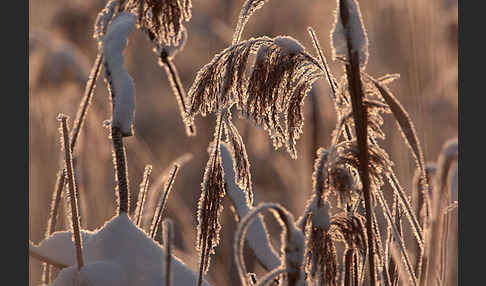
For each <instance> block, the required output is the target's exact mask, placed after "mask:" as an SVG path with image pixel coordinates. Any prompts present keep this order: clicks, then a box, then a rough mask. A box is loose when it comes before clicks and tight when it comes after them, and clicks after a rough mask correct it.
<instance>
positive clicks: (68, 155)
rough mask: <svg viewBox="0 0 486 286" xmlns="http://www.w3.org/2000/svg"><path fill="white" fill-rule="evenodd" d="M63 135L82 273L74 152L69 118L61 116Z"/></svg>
mask: <svg viewBox="0 0 486 286" xmlns="http://www.w3.org/2000/svg"><path fill="white" fill-rule="evenodd" d="M60 120H61V133H62V136H63V143H64V155H65V165H66V166H65V167H66V176H67V179H68V186H69V196H70V201H71V214H72V216H71V223H72V227H73V236H74V243H75V246H76V259H77V263H78V271H81V268H82V267H83V265H84V263H83V252H82V248H81V235H80V231H79V216H78V205H77V202H76V200H77V196H78V195H77V190H76V184H75V182H74V172H73V160H72V152H71V148H70V146H69V142H70V141H69V130H68V127H67V116H65V115H61V116H60Z"/></svg>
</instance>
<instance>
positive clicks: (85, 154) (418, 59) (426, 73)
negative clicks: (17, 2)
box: [29, 0, 458, 285]
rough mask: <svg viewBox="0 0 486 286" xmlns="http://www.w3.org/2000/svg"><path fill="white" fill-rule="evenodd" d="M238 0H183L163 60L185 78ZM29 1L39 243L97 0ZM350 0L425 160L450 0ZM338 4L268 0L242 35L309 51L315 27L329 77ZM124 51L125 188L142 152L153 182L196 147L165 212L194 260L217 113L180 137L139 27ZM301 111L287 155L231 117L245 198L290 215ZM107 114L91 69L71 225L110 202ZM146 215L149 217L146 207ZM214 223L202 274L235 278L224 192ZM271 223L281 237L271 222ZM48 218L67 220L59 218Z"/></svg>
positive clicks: (34, 222)
mask: <svg viewBox="0 0 486 286" xmlns="http://www.w3.org/2000/svg"><path fill="white" fill-rule="evenodd" d="M243 2H244V1H243V0H233V1H231V0H204V1H198V0H195V1H193V13H192V14H193V17H192V19H191V21H190V22H189V24H188V25H187V28H188V41H187V42H186V45H185V48H184V50H183V51H182V52H181V53H179V54H178V55H177V56H176V58H175V61H174V62H175V64H176V66H177V68H178V70H179V72H180V76H181V80H182V83H183V85H184V87H185V89H186V90H188V89H189V87H190V86H191V84H192V81H193V80H194V77H195V74H196V72H197V71H198V70H199V69H200V68H201V67H202V66H203V65H205V64H206V63H208V62H209V61H210V60H211V59H212V57H213V56H214V55H215V54H216V53H218V52H219V51H221V50H222V49H224V48H225V47H226V46H228V45H229V43H230V41H231V35H232V29H233V28H234V26H235V24H236V20H237V16H238V14H239V9H240V8H241V5H242V4H243ZM29 4H30V5H29V33H30V35H29V36H30V37H29V38H30V40H29V158H30V159H29V238H30V240H32V241H33V242H34V243H38V242H39V241H40V240H41V239H42V238H43V235H44V232H45V229H46V224H47V218H48V210H49V204H50V199H51V194H52V192H53V190H54V184H55V181H56V173H57V170H58V168H59V163H60V160H61V158H62V156H61V155H62V153H61V151H60V140H59V133H58V123H57V121H56V116H57V114H58V113H59V112H63V113H65V114H68V115H70V116H71V122H72V120H73V119H74V117H75V115H76V110H77V108H78V105H79V103H80V101H81V97H82V95H83V92H84V85H85V82H84V81H85V80H86V77H87V73H88V72H89V69H90V67H91V65H92V64H93V62H94V60H95V57H96V49H97V48H96V43H95V40H94V39H93V38H92V32H93V24H94V21H95V18H96V15H97V13H98V12H99V11H100V9H101V8H102V7H103V6H104V4H105V1H101V0H96V1H95V0H84V1H82V0H77V1H60V0H46V1H40V0H37V1H34V0H30V1H29ZM360 6H361V11H362V15H363V20H364V24H365V26H366V28H367V31H368V37H369V42H370V43H369V51H370V56H369V63H368V68H367V71H368V73H370V74H371V75H375V76H380V75H384V74H386V73H400V75H401V78H400V79H399V80H398V81H397V82H395V83H393V84H392V86H391V89H392V91H393V92H394V94H395V95H396V96H397V98H398V99H399V100H400V101H401V102H402V104H403V105H404V107H405V108H406V109H407V110H408V112H409V114H410V116H411V118H412V120H413V122H414V123H415V127H416V129H417V133H418V135H419V138H420V140H421V144H422V147H423V148H424V154H425V159H426V161H435V160H436V159H437V156H438V153H439V151H440V148H441V146H442V144H443V143H444V142H445V141H446V140H447V139H449V138H452V137H455V136H457V134H458V91H457V24H458V17H457V1H445V0H431V1H422V0H409V1H392V0H362V1H360ZM335 7H336V1H323V0H300V1H293V0H280V1H275V0H273V1H269V2H268V3H267V4H266V5H265V6H264V7H263V9H261V10H259V11H257V12H256V13H255V15H254V16H253V17H252V18H250V21H249V23H248V25H247V28H246V30H245V32H244V34H243V38H248V37H251V36H261V35H268V36H271V37H274V36H277V35H289V36H292V37H294V38H296V39H297V40H299V41H300V42H301V43H302V44H303V45H304V46H305V47H306V49H307V50H308V51H309V52H311V53H313V54H315V51H314V50H313V48H312V43H311V41H310V38H309V36H308V34H307V30H306V29H307V27H308V26H312V27H313V28H314V29H315V31H316V33H317V35H318V37H319V40H320V43H321V46H322V48H323V50H324V52H325V53H326V56H327V57H328V61H329V63H330V67H331V69H332V71H333V73H334V74H335V75H336V76H340V75H341V74H342V66H341V65H339V64H338V63H337V62H333V61H332V60H331V59H330V55H331V50H330V44H329V35H330V30H331V26H332V22H333V10H334V9H335ZM125 56H126V65H127V69H128V71H129V72H130V74H131V75H132V77H133V78H134V81H135V84H136V91H137V106H136V119H135V129H136V133H135V136H134V137H131V138H128V139H127V140H126V141H125V142H126V147H127V160H128V170H129V179H130V186H131V191H132V198H133V199H135V198H136V196H137V193H138V185H139V183H140V181H141V178H142V174H143V170H144V166H145V165H146V164H151V165H153V172H152V176H151V184H155V182H156V181H157V178H158V177H159V176H162V175H164V172H165V171H166V169H167V168H168V167H169V163H170V162H171V161H173V160H175V159H176V158H177V157H179V156H181V155H183V154H184V153H187V152H189V153H191V154H192V155H193V159H192V160H191V161H189V162H188V163H187V164H185V165H184V166H183V167H182V169H181V171H180V173H179V175H178V178H177V180H176V183H175V185H174V189H173V192H172V193H171V195H170V198H169V202H168V216H169V217H170V218H172V219H173V220H174V221H175V222H176V225H175V231H176V248H177V250H176V251H177V254H178V255H179V256H180V257H182V259H183V260H184V261H185V262H186V263H187V264H189V265H190V266H191V267H192V268H193V269H196V267H197V262H198V259H197V254H196V252H195V235H196V233H195V225H196V217H195V212H196V209H197V200H198V199H199V194H200V182H201V179H202V176H203V171H204V166H205V162H206V160H207V157H208V153H207V151H206V150H207V146H208V143H209V141H210V140H211V138H212V137H211V135H212V132H213V126H214V120H215V118H214V116H213V115H210V116H208V117H206V118H201V117H197V118H196V126H197V129H198V130H197V136H196V137H192V138H188V137H186V135H185V132H184V125H183V123H182V121H181V119H180V115H179V114H178V113H179V109H178V106H177V102H176V99H175V97H174V96H173V95H172V93H171V89H170V86H169V82H168V80H167V77H166V74H165V72H164V70H163V68H161V67H160V66H158V64H157V59H156V56H155V54H154V53H153V52H152V51H151V44H150V43H149V42H148V41H147V39H146V38H145V36H144V35H142V34H141V33H139V32H134V33H132V35H131V37H130V38H129V43H128V47H127V49H126V50H125ZM315 88H316V91H317V97H318V103H319V116H320V119H319V120H320V122H319V136H318V142H319V145H320V146H322V147H325V148H326V147H327V145H328V144H329V139H330V133H331V131H332V129H333V127H334V124H335V113H334V110H333V106H332V103H331V102H330V100H329V96H328V92H329V90H328V86H327V83H326V82H325V81H324V80H319V81H318V82H317V84H316V85H315ZM305 110H306V114H307V115H308V116H306V120H305V125H304V134H303V137H302V139H301V140H299V142H298V155H299V158H298V159H297V160H292V159H290V157H289V156H288V154H287V153H286V152H285V150H278V151H274V150H273V147H272V144H271V141H270V139H269V138H268V136H267V134H266V131H264V130H262V129H259V128H257V127H255V126H254V125H253V124H252V123H250V122H248V121H245V120H243V119H237V120H235V122H236V125H237V127H238V128H239V130H240V132H241V135H242V137H243V140H244V142H245V144H246V145H247V150H248V155H249V159H250V163H251V164H252V167H251V172H252V175H253V185H254V190H255V195H256V200H257V201H258V202H261V201H273V202H279V203H281V204H282V205H283V206H285V207H286V208H288V209H289V210H290V211H291V212H293V213H294V215H295V216H298V215H300V213H301V212H302V210H303V208H304V204H305V201H306V200H307V198H308V197H309V194H310V186H311V173H312V165H313V162H312V159H311V156H313V151H312V150H311V149H310V148H311V140H310V136H311V126H312V121H311V120H310V119H311V117H310V116H309V115H310V100H309V98H308V99H306V102H305ZM108 118H110V114H109V105H108V94H107V91H106V86H105V84H104V82H103V80H102V79H100V80H98V84H97V88H96V93H95V97H94V100H93V103H92V106H91V109H90V111H89V114H88V118H87V122H86V124H85V127H84V129H83V131H82V133H81V137H80V141H79V145H78V148H77V150H76V151H75V155H76V160H77V161H76V164H77V170H76V171H77V182H78V186H79V193H80V197H81V208H82V209H81V215H82V217H81V221H82V224H81V225H82V227H83V228H87V229H94V228H98V227H100V226H102V225H103V223H104V221H106V220H107V219H110V218H111V217H112V216H113V215H114V213H115V197H114V171H113V167H112V161H111V160H112V157H111V142H110V141H109V140H108V131H107V130H106V129H105V128H103V124H102V123H103V121H104V120H105V119H108ZM236 118H238V117H236ZM390 119H391V118H390V117H385V121H386V123H385V132H386V133H387V139H386V142H384V143H383V145H382V146H384V147H385V149H386V150H387V151H388V152H389V153H390V155H391V158H392V160H393V161H394V162H395V169H396V171H397V174H398V176H399V179H400V180H401V183H402V185H403V186H404V187H405V189H407V190H409V189H410V187H411V182H412V176H413V173H414V166H415V165H414V162H413V160H412V158H411V157H410V155H409V151H408V149H407V146H406V145H405V143H404V142H403V140H402V138H401V135H400V134H399V132H398V128H397V127H396V125H395V123H393V122H392V120H390ZM160 189H161V188H160V187H159V188H158V189H157V191H160ZM152 195H154V194H152ZM134 205H135V203H134V201H133V202H132V206H134ZM146 214H147V221H148V220H149V217H148V215H149V211H148V210H147V212H146ZM222 223H223V231H222V243H221V245H220V246H219V247H218V250H217V254H216V257H215V258H214V259H213V264H212V266H211V269H210V272H209V277H208V279H209V280H210V281H212V282H214V285H232V284H233V283H234V281H237V280H235V278H236V273H235V268H234V263H233V256H232V248H231V246H232V243H233V235H234V232H235V223H234V219H233V216H232V213H231V211H230V209H229V204H227V203H225V210H224V216H223V219H222ZM269 224H270V225H269V228H270V229H272V230H274V235H273V236H274V237H275V239H277V240H278V235H277V232H278V231H279V230H278V228H277V227H276V225H273V224H272V222H270V221H269ZM59 227H60V229H65V228H66V226H63V222H62V220H61V225H60V226H59ZM247 253H248V259H247V262H248V263H249V264H250V265H253V264H254V263H253V262H254V259H253V258H252V256H251V252H250V251H248V252H247ZM254 265H255V267H256V268H255V269H252V267H251V266H250V269H249V271H256V272H257V273H261V271H262V270H261V269H260V268H258V266H257V265H256V264H254ZM40 270H41V267H40V264H39V263H38V262H37V261H35V260H32V259H31V260H30V263H29V273H30V275H29V280H30V285H38V284H40Z"/></svg>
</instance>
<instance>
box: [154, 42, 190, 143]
mask: <svg viewBox="0 0 486 286" xmlns="http://www.w3.org/2000/svg"><path fill="white" fill-rule="evenodd" d="M159 58H160V62H161V63H162V65H163V66H164V69H165V72H166V73H167V77H168V78H169V81H170V86H171V87H172V91H173V93H174V95H175V96H176V98H177V102H178V103H179V109H180V111H181V115H182V120H183V121H184V125H185V126H186V133H187V135H188V136H194V135H196V126H195V125H194V123H193V122H188V121H187V119H186V115H187V112H188V110H187V105H186V100H187V96H186V92H185V90H184V87H183V86H182V82H181V79H180V77H179V73H178V72H177V69H176V67H175V65H174V63H173V62H172V60H171V59H170V58H169V57H168V55H167V53H166V52H165V51H163V52H162V53H161V54H160V56H159Z"/></svg>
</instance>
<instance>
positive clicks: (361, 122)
mask: <svg viewBox="0 0 486 286" xmlns="http://www.w3.org/2000/svg"><path fill="white" fill-rule="evenodd" d="M348 42H349V41H348ZM348 46H349V45H348ZM349 52H350V63H348V64H346V74H347V77H348V81H349V86H350V93H351V103H352V108H353V118H354V121H355V128H356V137H357V141H358V150H359V176H360V179H361V183H362V185H363V196H364V202H365V209H366V229H367V235H368V238H369V239H368V249H369V253H370V255H369V256H368V258H369V261H368V262H369V267H370V275H371V285H376V283H377V281H376V269H375V261H374V257H375V252H376V251H375V247H374V241H375V240H374V238H373V237H374V235H373V230H372V229H373V225H372V207H371V186H370V178H369V170H368V162H369V158H368V157H369V154H368V142H367V138H368V126H367V118H368V111H367V109H366V107H365V106H364V105H363V87H362V84H361V78H360V70H359V58H358V57H359V56H358V52H353V51H352V50H351V49H350V50H349Z"/></svg>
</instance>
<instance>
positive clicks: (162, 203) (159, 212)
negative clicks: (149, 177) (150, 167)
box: [150, 163, 180, 238]
mask: <svg viewBox="0 0 486 286" xmlns="http://www.w3.org/2000/svg"><path fill="white" fill-rule="evenodd" d="M179 169H180V165H179V164H178V163H174V165H173V167H172V170H171V171H170V175H169V179H168V180H167V182H166V183H165V186H164V192H163V194H162V196H161V197H160V200H159V203H158V204H157V208H156V209H155V215H154V217H153V218H152V224H151V226H150V237H152V238H155V235H156V234H157V230H158V227H159V224H160V222H161V221H162V220H163V219H164V212H165V209H166V206H167V200H168V198H169V194H170V191H171V190H172V186H173V185H174V182H175V179H176V177H177V173H178V172H179Z"/></svg>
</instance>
